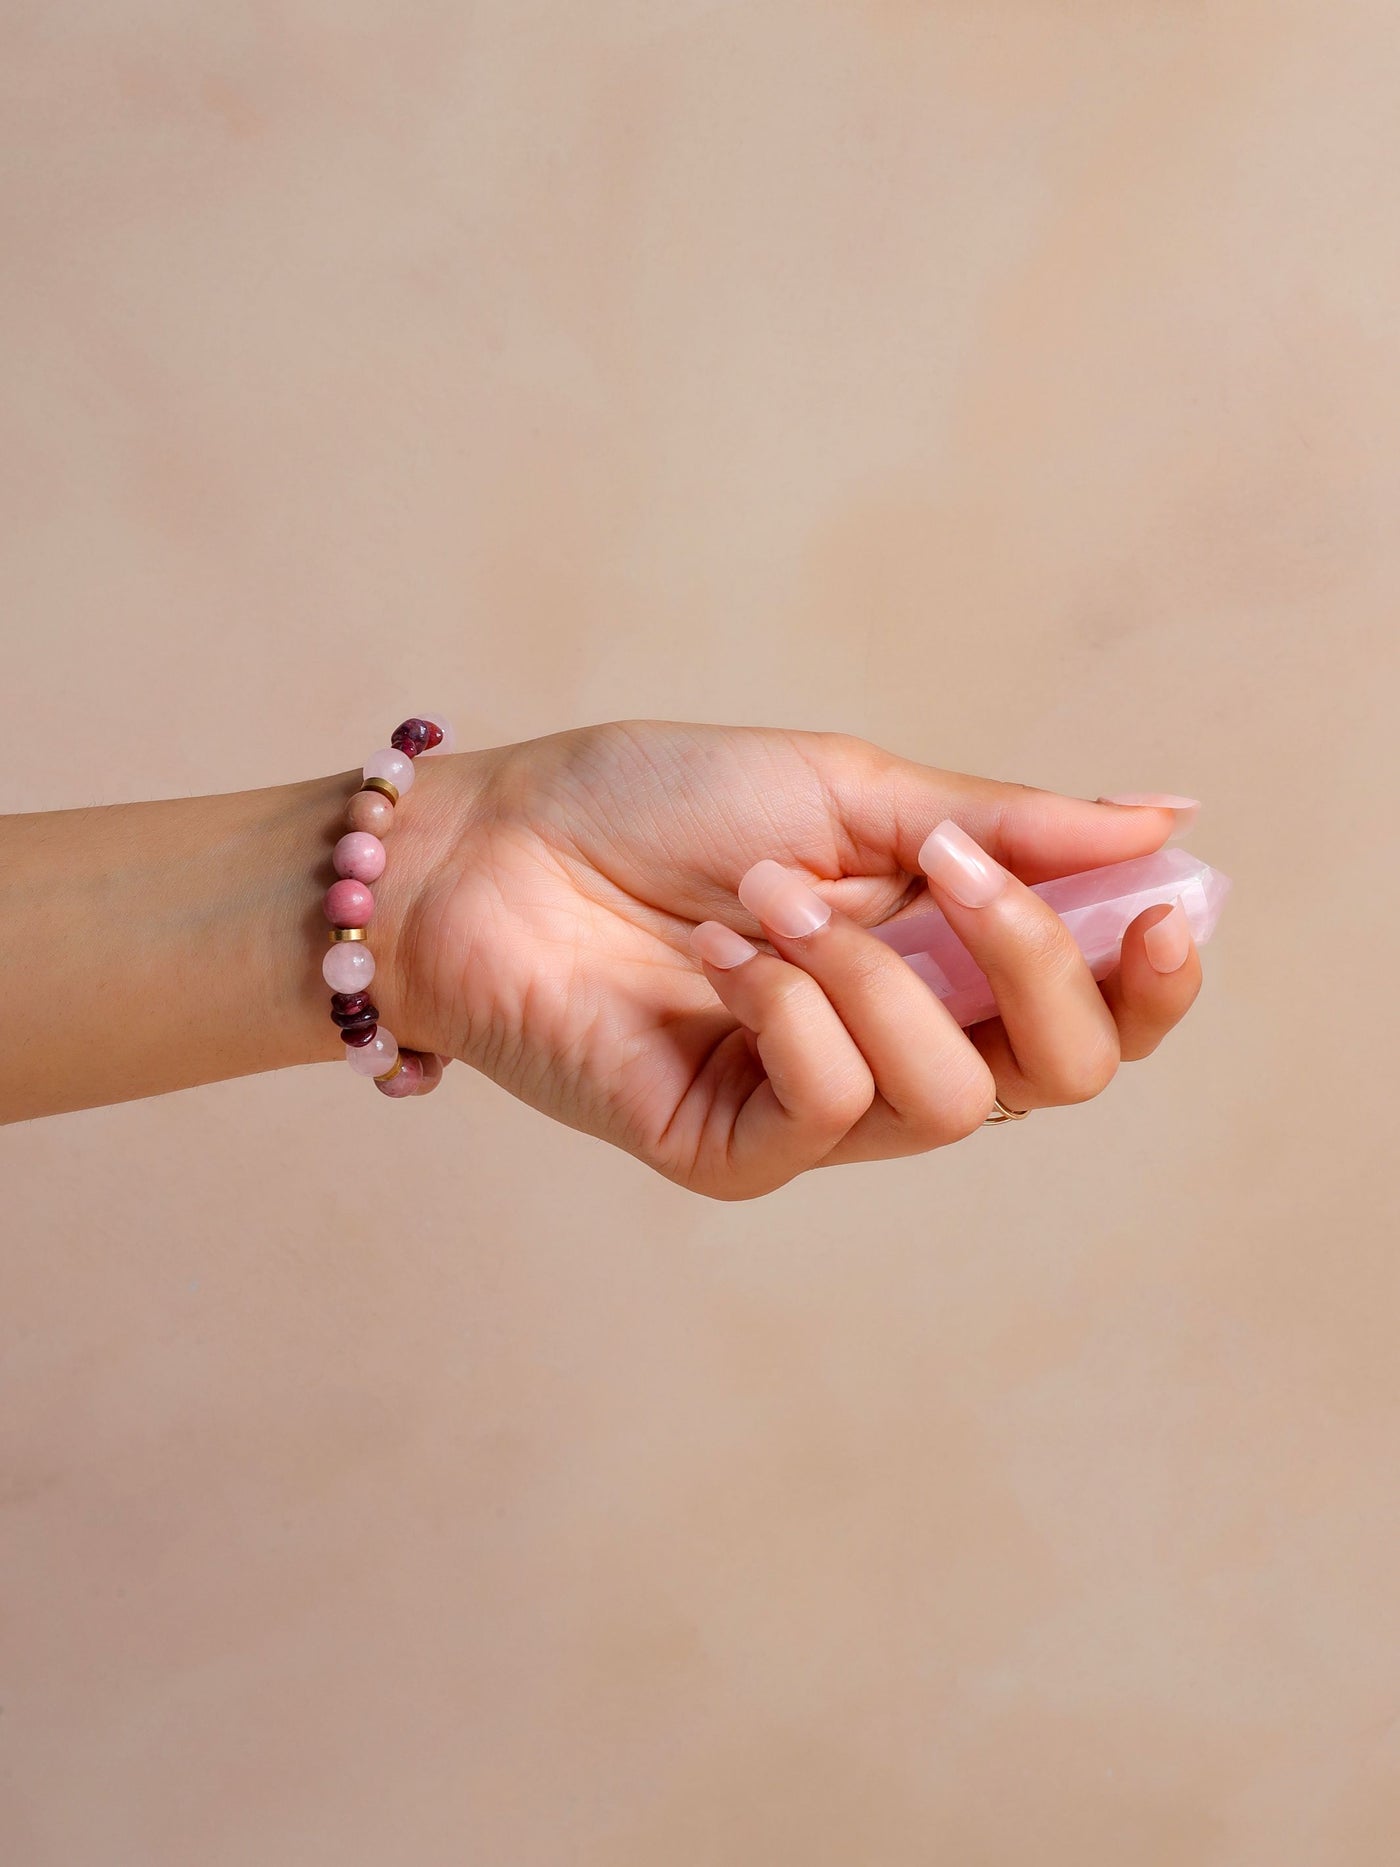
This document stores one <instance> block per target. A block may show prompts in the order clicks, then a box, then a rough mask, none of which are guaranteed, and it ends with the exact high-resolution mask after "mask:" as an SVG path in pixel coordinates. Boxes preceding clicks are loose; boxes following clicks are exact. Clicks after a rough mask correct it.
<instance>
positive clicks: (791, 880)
mask: <svg viewBox="0 0 1400 1867" xmlns="http://www.w3.org/2000/svg"><path fill="white" fill-rule="evenodd" d="M737 892H738V896H739V899H740V900H741V901H742V902H743V904H744V906H745V907H746V908H747V909H748V911H749V913H750V914H752V915H753V916H754V918H755V919H756V920H760V921H762V922H763V924H764V926H765V927H771V928H772V929H773V931H774V933H780V934H783V935H785V936H786V938H787V939H789V940H798V939H800V938H801V937H802V935H803V934H809V933H815V932H816V931H817V929H818V928H819V927H825V925H826V923H827V922H828V921H829V920H830V919H831V909H830V908H829V907H828V906H827V905H826V903H825V901H823V900H822V898H821V896H820V895H819V894H816V893H815V892H814V891H813V890H812V889H810V888H809V887H808V886H807V884H806V883H805V882H804V881H802V880H801V879H800V878H799V877H798V876H796V875H794V874H793V872H792V870H791V869H785V868H784V867H783V865H782V863H781V862H774V861H773V860H772V859H771V857H769V856H765V857H764V858H763V860H762V861H761V862H755V863H754V865H753V867H752V868H751V869H749V870H748V871H746V873H745V874H744V876H743V878H742V879H741V881H740V883H739V887H738V890H737Z"/></svg>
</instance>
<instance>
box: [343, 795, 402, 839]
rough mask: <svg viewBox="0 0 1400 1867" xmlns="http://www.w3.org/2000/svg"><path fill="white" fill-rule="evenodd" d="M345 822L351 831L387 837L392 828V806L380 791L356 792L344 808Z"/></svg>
mask: <svg viewBox="0 0 1400 1867" xmlns="http://www.w3.org/2000/svg"><path fill="white" fill-rule="evenodd" d="M345 821H346V822H347V823H348V824H349V826H350V828H351V829H352V830H368V831H369V833H370V835H371V836H379V837H383V836H387V835H388V833H389V831H390V830H391V829H392V828H393V827H394V806H393V805H392V804H391V803H390V802H389V800H388V798H387V797H385V796H384V794H383V793H382V792H380V791H356V792H355V793H354V794H353V795H352V796H351V799H350V802H349V803H348V804H347V805H346V806H345Z"/></svg>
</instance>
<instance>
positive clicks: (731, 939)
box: [690, 921, 758, 972]
mask: <svg viewBox="0 0 1400 1867" xmlns="http://www.w3.org/2000/svg"><path fill="white" fill-rule="evenodd" d="M690 947H691V951H692V952H693V953H698V954H699V956H700V958H701V959H703V960H708V961H709V963H710V965H712V966H718V967H719V969H720V971H721V972H728V971H729V969H730V967H731V966H742V965H743V963H744V961H745V960H746V959H752V958H753V956H754V954H755V953H756V952H757V951H758V948H757V947H756V946H754V945H753V943H752V941H749V940H746V939H745V938H744V936H743V935H742V934H741V933H735V931H734V929H733V928H732V927H726V926H725V924H724V922H723V921H701V922H700V924H699V926H698V927H692V928H691V930H690Z"/></svg>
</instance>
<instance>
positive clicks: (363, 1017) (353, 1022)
mask: <svg viewBox="0 0 1400 1867" xmlns="http://www.w3.org/2000/svg"><path fill="white" fill-rule="evenodd" d="M335 1022H336V1023H337V1024H338V1025H339V1026H340V1028H341V1030H342V1031H363V1030H364V1029H365V1028H366V1026H368V1025H371V1024H378V1022H379V1012H378V1011H377V1009H376V1008H375V1007H374V1006H373V1005H366V1006H365V1008H364V1010H363V1011H357V1012H356V1013H355V1016H354V1017H353V1018H337V1019H336V1020H335Z"/></svg>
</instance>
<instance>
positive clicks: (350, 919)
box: [321, 875, 374, 927]
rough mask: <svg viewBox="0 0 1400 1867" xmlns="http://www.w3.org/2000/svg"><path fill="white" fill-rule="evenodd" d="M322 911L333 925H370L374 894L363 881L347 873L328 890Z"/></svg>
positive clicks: (322, 904)
mask: <svg viewBox="0 0 1400 1867" xmlns="http://www.w3.org/2000/svg"><path fill="white" fill-rule="evenodd" d="M321 912H322V913H323V914H324V915H325V917H326V919H327V920H328V921H329V922H330V924H331V926H332V927H368V926H369V923H370V918H371V916H372V915H373V913H374V896H373V895H372V894H371V893H370V891H369V890H368V888H366V887H365V885H364V883H363V882H357V881H355V880H353V878H352V877H350V876H348V875H347V876H345V877H344V879H343V880H341V881H338V882H332V883H331V885H330V887H329V888H328V889H327V890H326V893H325V897H324V899H323V900H322V902H321Z"/></svg>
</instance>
